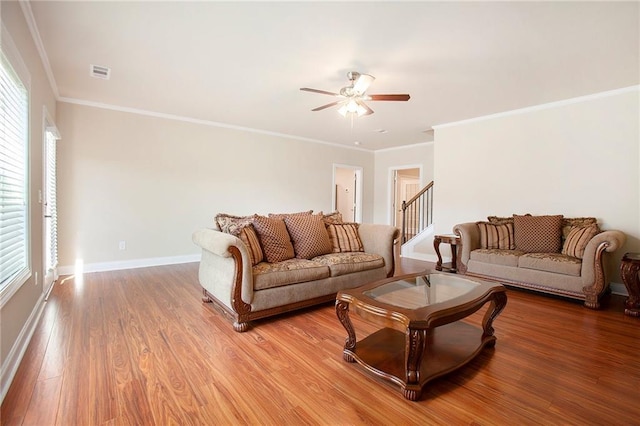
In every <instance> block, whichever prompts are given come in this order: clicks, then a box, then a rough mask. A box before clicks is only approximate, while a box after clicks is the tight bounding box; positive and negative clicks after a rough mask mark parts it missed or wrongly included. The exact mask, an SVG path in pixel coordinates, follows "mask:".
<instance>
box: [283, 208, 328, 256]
mask: <svg viewBox="0 0 640 426" xmlns="http://www.w3.org/2000/svg"><path fill="white" fill-rule="evenodd" d="M284 223H285V225H287V231H289V235H290V236H291V241H292V242H293V250H294V251H295V254H296V257H297V258H299V259H311V258H312V257H316V256H320V255H322V254H328V253H331V249H332V247H331V241H329V234H328V233H327V230H326V229H325V227H324V222H323V221H322V216H320V215H315V214H298V215H289V216H287V217H285V218H284Z"/></svg>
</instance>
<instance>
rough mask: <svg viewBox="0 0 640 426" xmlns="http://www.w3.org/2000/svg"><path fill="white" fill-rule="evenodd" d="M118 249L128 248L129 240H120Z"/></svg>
mask: <svg viewBox="0 0 640 426" xmlns="http://www.w3.org/2000/svg"><path fill="white" fill-rule="evenodd" d="M118 249H120V250H126V249H127V242H126V241H120V242H119V243H118Z"/></svg>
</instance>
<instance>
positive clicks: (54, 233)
mask: <svg viewBox="0 0 640 426" xmlns="http://www.w3.org/2000/svg"><path fill="white" fill-rule="evenodd" d="M44 116H45V123H44V161H43V167H44V173H43V177H44V182H43V183H44V185H43V187H44V194H43V197H42V198H43V199H42V210H43V216H44V226H43V233H44V235H43V259H44V275H43V281H42V291H43V292H44V293H45V294H47V295H48V294H49V292H50V291H51V289H52V288H53V283H54V282H55V281H56V280H57V279H58V209H57V197H56V189H57V180H56V178H57V172H56V145H57V141H58V139H60V134H59V133H58V129H57V128H56V126H55V125H54V124H53V121H52V120H51V118H50V117H49V114H48V112H47V111H46V109H45V114H44Z"/></svg>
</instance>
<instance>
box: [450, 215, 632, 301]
mask: <svg viewBox="0 0 640 426" xmlns="http://www.w3.org/2000/svg"><path fill="white" fill-rule="evenodd" d="M453 232H454V233H455V234H456V235H458V236H459V237H460V242H461V247H458V259H457V261H458V271H459V272H460V273H463V274H467V275H471V276H475V277H479V278H482V279H487V280H493V281H499V282H501V283H503V284H506V285H510V286H515V287H522V288H526V289H531V290H537V291H541V292H545V293H551V294H556V295H560V296H566V297H570V298H574V299H580V300H584V304H585V306H587V307H589V308H593V309H597V308H599V307H600V299H601V298H602V296H603V295H604V294H605V293H607V292H608V291H610V290H609V281H608V279H607V277H606V268H605V256H606V255H607V254H609V253H612V252H614V251H616V250H618V249H619V248H620V247H621V246H622V245H623V244H624V242H625V240H626V237H625V235H624V234H623V233H622V232H620V231H614V230H609V231H601V230H600V229H599V226H598V224H597V220H596V219H595V218H589V217H588V218H564V217H563V216H562V215H553V216H531V215H523V216H520V215H513V216H512V217H504V218H499V217H495V216H490V217H489V218H488V220H487V221H482V222H470V223H462V224H458V225H455V226H454V228H453Z"/></svg>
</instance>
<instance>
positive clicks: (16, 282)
mask: <svg viewBox="0 0 640 426" xmlns="http://www.w3.org/2000/svg"><path fill="white" fill-rule="evenodd" d="M1 31H2V33H1V36H0V62H2V63H6V64H8V65H9V66H10V67H11V70H10V72H12V74H14V76H15V77H16V78H17V79H18V80H19V82H20V83H21V84H22V86H23V87H24V89H25V92H26V141H25V151H24V153H25V163H24V164H25V171H24V173H25V194H24V195H25V215H26V217H25V235H24V238H25V241H24V243H25V252H26V253H25V255H26V261H25V267H24V268H22V269H21V270H19V271H18V272H17V273H16V274H15V275H14V276H12V277H11V278H10V279H9V280H8V282H7V283H5V284H4V285H2V287H1V288H0V308H2V307H3V306H4V305H5V304H6V303H7V302H8V301H9V300H10V299H11V297H13V295H14V294H15V293H16V292H17V291H18V290H19V289H20V288H21V287H22V286H23V285H24V284H25V283H27V281H29V279H30V278H31V276H32V270H33V268H32V256H31V235H32V234H31V211H32V210H31V209H32V205H31V204H32V203H31V155H30V154H31V122H32V120H31V75H30V73H29V70H28V68H27V66H26V65H25V63H24V61H23V60H22V57H21V55H20V53H19V51H18V48H17V47H16V45H15V43H14V42H13V39H12V38H11V35H10V34H9V32H8V31H7V30H6V28H5V26H4V25H3V26H2V30H1ZM2 66H4V65H2Z"/></svg>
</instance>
